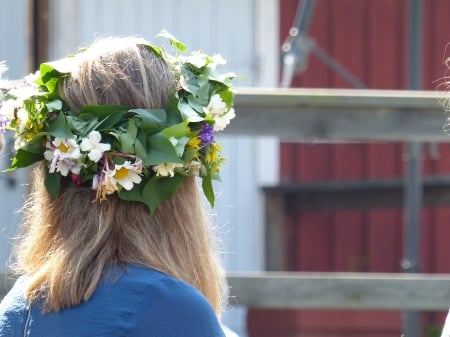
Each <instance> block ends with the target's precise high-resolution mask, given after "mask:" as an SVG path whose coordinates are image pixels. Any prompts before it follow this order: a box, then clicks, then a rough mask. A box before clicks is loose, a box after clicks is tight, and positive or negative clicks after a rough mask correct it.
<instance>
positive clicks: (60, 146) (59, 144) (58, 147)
mask: <svg viewBox="0 0 450 337" xmlns="http://www.w3.org/2000/svg"><path fill="white" fill-rule="evenodd" d="M52 146H53V147H54V156H56V157H59V158H64V159H78V158H80V156H81V152H80V147H79V146H78V143H77V140H76V138H70V139H66V138H58V137H57V138H55V140H54V141H53V142H52Z"/></svg>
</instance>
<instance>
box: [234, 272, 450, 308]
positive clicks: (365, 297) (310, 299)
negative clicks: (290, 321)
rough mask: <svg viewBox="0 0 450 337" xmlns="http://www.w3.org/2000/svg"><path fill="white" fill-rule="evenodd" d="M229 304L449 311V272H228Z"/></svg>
mask: <svg viewBox="0 0 450 337" xmlns="http://www.w3.org/2000/svg"><path fill="white" fill-rule="evenodd" d="M228 282H229V285H230V296H231V297H232V301H231V304H235V305H244V306H248V307H251V308H271V309H282V308H284V309H287V308H289V309H386V310H422V311H434V310H448V307H449V299H450V274H433V275H430V274H395V273H394V274H381V273H301V272H299V273H274V272H265V273H230V274H229V275H228Z"/></svg>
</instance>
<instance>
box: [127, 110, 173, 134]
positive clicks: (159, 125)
mask: <svg viewBox="0 0 450 337" xmlns="http://www.w3.org/2000/svg"><path fill="white" fill-rule="evenodd" d="M130 112H133V113H135V114H136V115H137V116H139V118H140V119H141V122H138V123H136V125H137V126H138V127H139V128H141V129H142V130H144V131H145V132H146V133H147V134H154V133H157V132H160V131H161V130H162V129H164V127H165V126H166V121H167V114H166V111H165V110H162V109H132V110H130Z"/></svg>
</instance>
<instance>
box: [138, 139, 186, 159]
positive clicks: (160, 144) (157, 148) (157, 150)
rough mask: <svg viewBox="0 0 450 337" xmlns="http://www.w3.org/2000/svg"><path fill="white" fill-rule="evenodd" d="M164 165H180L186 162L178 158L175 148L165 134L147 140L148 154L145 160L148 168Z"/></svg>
mask: <svg viewBox="0 0 450 337" xmlns="http://www.w3.org/2000/svg"><path fill="white" fill-rule="evenodd" d="M163 163H180V164H184V161H183V160H182V159H181V158H180V157H179V156H178V153H177V150H176V148H175V146H174V145H173V144H172V142H171V141H170V139H169V138H167V136H165V135H164V134H163V133H157V134H155V135H152V136H150V137H148V138H147V153H146V156H145V159H144V164H145V165H146V166H152V165H159V164H163Z"/></svg>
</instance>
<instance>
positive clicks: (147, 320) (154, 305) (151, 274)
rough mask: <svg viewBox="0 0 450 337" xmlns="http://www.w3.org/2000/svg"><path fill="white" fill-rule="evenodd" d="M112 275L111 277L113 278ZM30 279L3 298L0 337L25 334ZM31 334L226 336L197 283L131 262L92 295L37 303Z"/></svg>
mask: <svg viewBox="0 0 450 337" xmlns="http://www.w3.org/2000/svg"><path fill="white" fill-rule="evenodd" d="M108 279H109V278H108ZM26 286H27V278H26V277H23V276H22V277H21V278H19V279H18V280H17V282H16V284H15V285H14V287H13V288H12V289H11V291H10V292H9V293H8V294H7V295H6V296H5V298H4V299H3V300H2V302H1V303H0V337H16V336H17V337H23V336H24V327H25V325H26V320H27V316H28V309H27V308H28V303H27V301H26V300H25V299H24V291H25V288H26ZM27 333H28V334H27V335H26V336H28V337H96V336H98V337H100V336H102V337H103V336H104V337H113V336H114V337H115V336H127V337H144V336H145V337H182V336H183V337H224V334H223V331H222V329H221V327H220V323H219V322H218V320H217V317H216V315H215V313H214V311H213V309H212V307H211V305H210V304H209V302H208V301H207V300H206V298H205V297H204V296H203V295H202V294H201V293H200V292H199V291H198V290H197V289H196V288H194V287H193V286H191V285H189V284H187V283H185V282H182V281H180V280H178V279H175V278H173V277H171V276H169V275H166V274H164V273H161V272H158V271H156V270H154V269H151V268H145V267H138V266H133V265H126V267H125V271H124V272H123V274H121V276H120V278H118V279H116V280H115V279H113V278H111V280H110V281H104V282H101V284H99V286H98V287H97V289H96V291H95V292H94V294H93V295H92V296H91V298H90V299H89V300H88V301H86V302H82V303H81V304H79V305H77V306H74V307H71V308H67V309H63V310H61V311H59V312H50V313H46V314H43V313H42V312H41V309H40V305H33V306H32V307H31V311H30V317H29V322H28V331H27Z"/></svg>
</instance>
